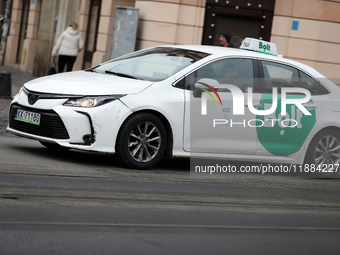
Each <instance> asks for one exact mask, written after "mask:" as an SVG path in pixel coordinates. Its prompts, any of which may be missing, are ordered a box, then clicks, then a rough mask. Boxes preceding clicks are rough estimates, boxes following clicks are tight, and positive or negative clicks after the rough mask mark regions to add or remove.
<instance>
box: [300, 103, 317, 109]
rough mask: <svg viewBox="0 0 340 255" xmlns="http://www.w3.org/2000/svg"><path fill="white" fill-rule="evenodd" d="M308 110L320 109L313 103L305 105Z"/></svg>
mask: <svg viewBox="0 0 340 255" xmlns="http://www.w3.org/2000/svg"><path fill="white" fill-rule="evenodd" d="M303 106H304V107H305V108H306V109H316V108H318V105H317V104H311V103H307V104H304V105H303Z"/></svg>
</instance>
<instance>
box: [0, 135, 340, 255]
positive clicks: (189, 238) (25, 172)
mask: <svg viewBox="0 0 340 255" xmlns="http://www.w3.org/2000/svg"><path fill="white" fill-rule="evenodd" d="M116 160H117V159H114V158H113V157H112V155H109V154H96V153H87V152H81V151H74V150H71V151H68V152H64V153H56V152H53V151H50V150H48V149H46V148H44V147H43V146H41V145H40V144H39V143H38V142H36V141H33V140H29V139H25V138H19V137H15V136H12V135H8V134H6V135H0V254H274V253H275V254H337V253H339V252H340V244H339V241H338V239H339V237H340V214H339V212H340V205H339V201H340V193H339V189H340V182H339V179H301V178H299V179H297V178H277V177H276V176H250V175H230V176H228V177H227V178H223V179H202V178H201V179H197V178H192V177H190V172H189V166H190V161H189V160H188V159H164V160H162V161H161V163H160V165H159V166H157V167H156V168H155V169H153V170H148V171H137V170H128V169H123V168H120V167H119V164H118V163H117V161H116Z"/></svg>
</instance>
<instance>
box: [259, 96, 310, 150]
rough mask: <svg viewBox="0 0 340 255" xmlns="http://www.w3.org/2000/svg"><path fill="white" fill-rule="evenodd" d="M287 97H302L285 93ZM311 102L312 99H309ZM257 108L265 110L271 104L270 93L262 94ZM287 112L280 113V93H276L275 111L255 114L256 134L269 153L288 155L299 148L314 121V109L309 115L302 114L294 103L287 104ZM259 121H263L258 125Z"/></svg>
mask: <svg viewBox="0 0 340 255" xmlns="http://www.w3.org/2000/svg"><path fill="white" fill-rule="evenodd" d="M287 98H288V99H294V98H302V96H298V95H287ZM310 102H312V100H310ZM260 104H261V106H260V107H259V108H257V109H258V110H267V109H270V107H271V106H272V95H268V94H264V95H262V98H261V100H260ZM286 111H287V114H286V115H284V116H282V115H281V95H278V102H277V108H276V111H275V112H274V113H272V114H270V115H264V116H263V115H257V116H256V119H257V120H258V121H257V122H258V124H257V125H258V127H257V128H256V132H257V136H258V139H259V142H260V143H261V145H262V146H263V147H264V148H265V149H266V150H267V151H268V152H270V153H271V154H273V155H276V156H288V155H292V154H294V153H296V152H297V151H299V150H300V148H301V146H302V144H303V143H304V141H305V140H306V138H307V136H308V135H309V133H310V131H311V130H312V128H313V126H314V125H315V122H316V113H315V110H309V112H310V113H311V115H304V114H303V113H302V112H301V111H300V109H299V108H298V107H297V106H296V105H294V104H287V106H286ZM261 120H262V121H263V122H261ZM259 123H263V125H262V126H260V124H259Z"/></svg>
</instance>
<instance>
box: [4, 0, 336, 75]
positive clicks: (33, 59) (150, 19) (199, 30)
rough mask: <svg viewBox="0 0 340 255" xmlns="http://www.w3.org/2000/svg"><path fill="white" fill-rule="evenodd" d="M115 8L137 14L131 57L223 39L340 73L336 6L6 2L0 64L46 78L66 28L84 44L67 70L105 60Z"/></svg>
mask: <svg viewBox="0 0 340 255" xmlns="http://www.w3.org/2000/svg"><path fill="white" fill-rule="evenodd" d="M2 1H5V0H2ZM6 1H7V0H6ZM116 6H129V7H136V8H138V9H139V23H138V30H137V40H136V48H135V49H136V50H139V49H143V48H147V47H153V46H158V45H164V44H205V45H218V44H219V41H218V38H219V36H220V34H221V33H222V32H227V31H228V32H231V33H232V34H233V37H232V43H233V44H234V45H235V46H236V47H238V46H239V45H240V44H241V41H242V40H243V39H244V38H245V37H253V38H261V39H263V40H267V41H271V42H274V43H276V44H277V49H278V53H279V54H282V55H284V57H286V58H290V59H294V60H297V61H300V62H303V63H306V64H308V65H310V66H312V67H314V68H315V69H317V70H318V71H319V72H321V73H322V74H324V75H325V76H326V77H330V78H337V76H338V75H339V73H340V49H339V48H340V33H339V31H340V0H229V1H226V0H223V1H222V0H207V1H205V0H136V1H135V0H12V11H11V23H10V29H9V35H8V37H7V42H6V50H5V56H4V64H5V65H8V64H10V65H17V66H20V69H21V70H24V71H32V72H33V74H35V75H37V76H42V75H46V74H47V71H48V69H49V67H50V64H51V59H52V58H51V51H52V48H53V46H54V44H55V42H56V40H57V39H58V37H59V35H60V34H61V33H62V32H63V31H64V30H65V29H66V27H67V25H68V23H69V22H71V21H75V22H77V23H78V24H79V30H80V32H81V35H82V38H83V40H84V42H85V48H84V50H82V51H81V52H80V54H79V56H78V58H77V61H76V63H75V66H74V70H81V69H85V68H88V67H90V66H95V65H97V64H99V63H102V62H104V61H107V60H109V58H110V51H111V45H112V42H113V35H114V27H115V17H116Z"/></svg>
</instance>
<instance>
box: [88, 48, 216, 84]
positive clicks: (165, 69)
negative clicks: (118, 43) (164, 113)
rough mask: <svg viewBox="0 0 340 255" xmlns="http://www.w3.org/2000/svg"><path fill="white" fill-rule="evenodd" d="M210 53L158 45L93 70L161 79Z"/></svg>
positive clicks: (149, 79)
mask: <svg viewBox="0 0 340 255" xmlns="http://www.w3.org/2000/svg"><path fill="white" fill-rule="evenodd" d="M208 55H209V54H208V53H204V52H198V51H192V50H187V49H178V48H168V47H157V48H152V49H147V50H142V51H137V52H134V53H131V54H128V55H125V56H122V57H119V58H116V59H113V60H112V61H109V62H106V63H104V64H102V65H100V66H98V67H96V68H94V69H93V70H94V71H95V72H98V73H107V74H113V75H118V76H123V77H127V78H135V79H140V80H148V81H161V80H164V79H166V78H168V77H169V76H171V75H173V74H175V73H177V72H178V71H180V70H182V69H183V68H185V67H187V66H189V65H191V64H193V63H195V62H196V61H199V60H201V59H202V58H204V57H206V56H208Z"/></svg>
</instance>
